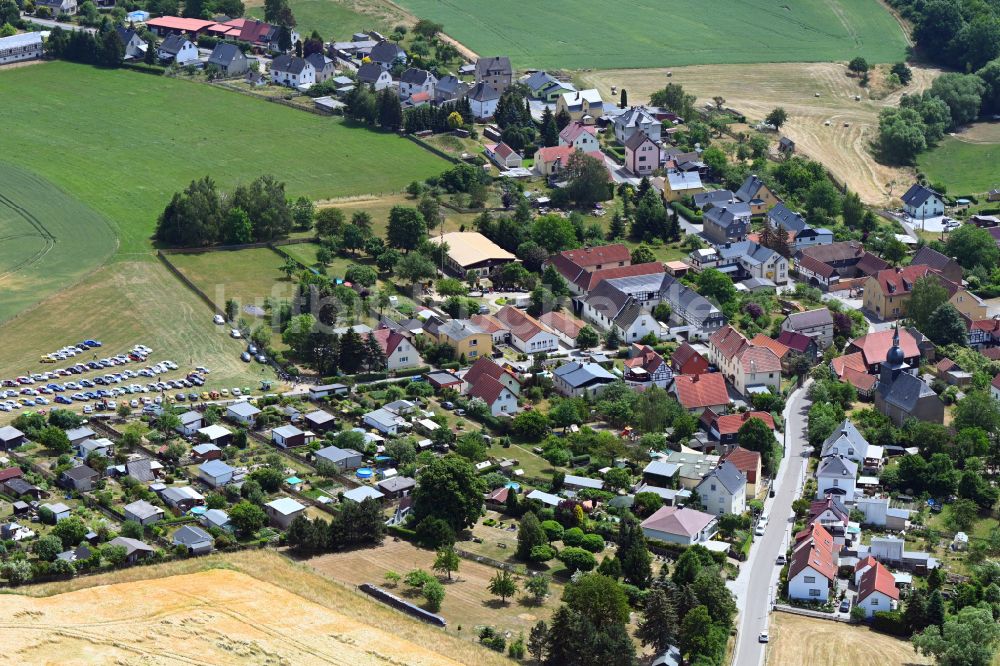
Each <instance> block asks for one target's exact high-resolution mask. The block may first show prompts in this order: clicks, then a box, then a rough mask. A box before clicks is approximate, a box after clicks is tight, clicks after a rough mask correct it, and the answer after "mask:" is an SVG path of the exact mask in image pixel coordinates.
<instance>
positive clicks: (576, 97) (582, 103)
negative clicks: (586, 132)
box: [556, 88, 604, 125]
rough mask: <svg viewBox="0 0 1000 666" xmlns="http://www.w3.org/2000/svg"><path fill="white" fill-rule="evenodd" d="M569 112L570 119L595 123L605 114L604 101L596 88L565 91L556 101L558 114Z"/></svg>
mask: <svg viewBox="0 0 1000 666" xmlns="http://www.w3.org/2000/svg"><path fill="white" fill-rule="evenodd" d="M563 112H565V113H568V114H569V117H570V120H575V121H579V122H582V123H583V124H584V125H593V124H594V123H595V122H597V119H598V118H600V117H601V116H603V115H604V101H603V100H602V99H601V93H599V92H598V91H597V90H596V89H594V88H590V89H588V90H577V91H574V92H567V93H563V94H562V95H560V96H559V99H558V100H557V101H556V114H557V115H558V114H560V113H563Z"/></svg>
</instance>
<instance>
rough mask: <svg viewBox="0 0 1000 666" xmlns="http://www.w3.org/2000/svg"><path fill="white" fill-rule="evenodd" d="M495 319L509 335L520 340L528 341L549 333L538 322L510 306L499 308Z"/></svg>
mask: <svg viewBox="0 0 1000 666" xmlns="http://www.w3.org/2000/svg"><path fill="white" fill-rule="evenodd" d="M496 319H497V321H499V322H500V323H501V324H504V325H505V326H506V327H507V329H508V330H510V334H511V335H513V336H514V337H516V338H520V339H521V340H530V339H532V338H533V337H535V336H536V335H538V334H539V333H550V331H549V330H548V329H547V328H546V327H545V325H544V324H542V323H541V322H540V321H538V320H537V319H535V318H534V317H532V316H531V315H529V314H528V313H527V312H524V311H522V310H518V309H517V308H515V307H514V306H512V305H505V306H503V307H502V308H500V311H499V312H497V313H496Z"/></svg>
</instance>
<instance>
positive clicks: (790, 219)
mask: <svg viewBox="0 0 1000 666" xmlns="http://www.w3.org/2000/svg"><path fill="white" fill-rule="evenodd" d="M767 217H768V219H769V220H771V224H773V225H774V226H775V227H781V228H782V229H784V230H785V231H794V232H795V233H799V232H800V231H802V230H803V229H806V228H807V227H808V226H809V225H808V224H806V219H805V218H804V217H802V215H801V214H800V213H796V212H794V211H793V210H791V209H790V208H788V206H786V205H785V204H783V203H780V204H778V205H777V206H775V207H774V208H772V209H771V210H769V211H768V213H767Z"/></svg>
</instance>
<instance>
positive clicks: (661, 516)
mask: <svg viewBox="0 0 1000 666" xmlns="http://www.w3.org/2000/svg"><path fill="white" fill-rule="evenodd" d="M713 520H715V516H713V515H712V514H709V513H703V512H701V511H696V510H694V509H688V508H686V507H684V508H681V507H676V506H663V507H660V508H659V509H657V510H656V513H654V514H653V515H651V516H650V517H649V518H647V519H646V520H644V521H642V527H644V528H646V529H651V530H656V531H658V532H666V533H667V534H677V535H680V536H685V537H692V536H694V535H695V534H698V532H700V531H702V530H703V529H705V527H707V526H708V525H709V524H710V523H711V522H712V521H713Z"/></svg>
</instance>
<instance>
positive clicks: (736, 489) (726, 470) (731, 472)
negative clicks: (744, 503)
mask: <svg viewBox="0 0 1000 666" xmlns="http://www.w3.org/2000/svg"><path fill="white" fill-rule="evenodd" d="M709 479H714V480H716V481H718V482H719V483H721V484H722V486H723V487H724V488H725V489H726V490H727V491H729V494H730V495H736V494H738V493H742V492H745V489H746V485H747V478H746V477H745V476H743V472H741V471H740V470H739V469H738V468H737V467H736V465H734V464H733V463H732V462H730V461H729V460H727V461H726V462H724V463H722V464H721V465H719V466H718V467H716V468H715V469H713V470H712V471H711V472H709V473H708V474H706V475H705V478H704V479H702V481H701V483H705V482H706V481H708V480H709ZM701 483H699V484H698V485H701Z"/></svg>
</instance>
